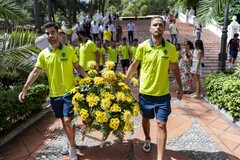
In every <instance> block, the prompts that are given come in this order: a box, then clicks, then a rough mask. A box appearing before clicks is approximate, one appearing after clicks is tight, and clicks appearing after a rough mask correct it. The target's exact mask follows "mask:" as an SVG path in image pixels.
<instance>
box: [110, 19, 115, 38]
mask: <svg viewBox="0 0 240 160" xmlns="http://www.w3.org/2000/svg"><path fill="white" fill-rule="evenodd" d="M108 29H109V30H110V31H111V34H112V36H111V41H113V32H115V31H116V28H115V26H114V25H113V23H112V21H109V24H108Z"/></svg>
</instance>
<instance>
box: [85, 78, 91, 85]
mask: <svg viewBox="0 0 240 160" xmlns="http://www.w3.org/2000/svg"><path fill="white" fill-rule="evenodd" d="M83 81H84V83H87V84H89V83H91V82H92V80H91V78H90V77H85V78H83Z"/></svg>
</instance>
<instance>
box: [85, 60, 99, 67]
mask: <svg viewBox="0 0 240 160" xmlns="http://www.w3.org/2000/svg"><path fill="white" fill-rule="evenodd" d="M96 66H97V63H96V62H95V61H88V62H87V67H88V68H90V69H94V68H95V67H96Z"/></svg>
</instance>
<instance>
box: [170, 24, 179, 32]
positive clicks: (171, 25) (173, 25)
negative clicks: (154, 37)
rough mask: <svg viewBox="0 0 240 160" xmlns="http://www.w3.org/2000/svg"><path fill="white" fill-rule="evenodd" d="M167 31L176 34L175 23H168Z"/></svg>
mask: <svg viewBox="0 0 240 160" xmlns="http://www.w3.org/2000/svg"><path fill="white" fill-rule="evenodd" d="M169 29H170V30H169V31H170V34H177V25H176V24H173V23H171V24H170V25H169Z"/></svg>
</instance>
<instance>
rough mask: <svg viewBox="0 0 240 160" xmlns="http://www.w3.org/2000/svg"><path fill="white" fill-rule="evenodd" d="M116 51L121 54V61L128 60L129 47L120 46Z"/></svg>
mask: <svg viewBox="0 0 240 160" xmlns="http://www.w3.org/2000/svg"><path fill="white" fill-rule="evenodd" d="M118 51H119V52H120V54H121V60H129V51H130V47H129V46H128V45H120V46H119V47H118Z"/></svg>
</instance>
